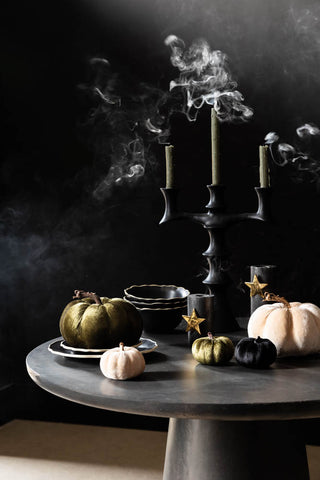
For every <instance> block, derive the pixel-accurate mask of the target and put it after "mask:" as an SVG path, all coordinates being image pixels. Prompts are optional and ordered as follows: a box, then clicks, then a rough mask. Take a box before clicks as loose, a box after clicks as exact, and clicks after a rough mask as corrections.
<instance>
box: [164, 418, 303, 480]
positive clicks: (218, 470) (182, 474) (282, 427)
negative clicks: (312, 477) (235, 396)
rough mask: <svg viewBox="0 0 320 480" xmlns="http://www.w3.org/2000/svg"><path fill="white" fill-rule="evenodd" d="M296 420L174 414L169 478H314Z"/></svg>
mask: <svg viewBox="0 0 320 480" xmlns="http://www.w3.org/2000/svg"><path fill="white" fill-rule="evenodd" d="M298 434H299V432H298V428H297V424H296V423H295V422H283V421H271V422H269V421H261V422H260V421H259V422H256V421H240V422H234V421H215V420H198V419H180V418H178V419H177V418H171V419H170V423H169V432H168V440H167V450H166V458H165V466H164V476H163V479H164V480H195V479H197V480H257V478H259V480H270V479H272V480H293V479H297V480H298V479H299V480H308V479H309V472H308V463H307V456H306V449H305V445H304V443H303V439H302V441H301V440H299V437H298Z"/></svg>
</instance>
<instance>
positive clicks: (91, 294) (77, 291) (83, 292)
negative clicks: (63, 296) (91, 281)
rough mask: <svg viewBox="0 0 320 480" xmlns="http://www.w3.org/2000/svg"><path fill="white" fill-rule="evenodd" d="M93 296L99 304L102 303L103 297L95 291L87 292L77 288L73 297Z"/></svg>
mask: <svg viewBox="0 0 320 480" xmlns="http://www.w3.org/2000/svg"><path fill="white" fill-rule="evenodd" d="M88 297H89V298H92V300H94V301H95V302H96V304H97V305H102V302H101V298H100V297H99V295H97V294H96V293H93V292H85V291H84V290H75V291H74V296H73V297H72V298H76V299H81V298H88Z"/></svg>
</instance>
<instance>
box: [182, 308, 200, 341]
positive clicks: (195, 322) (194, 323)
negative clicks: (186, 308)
mask: <svg viewBox="0 0 320 480" xmlns="http://www.w3.org/2000/svg"><path fill="white" fill-rule="evenodd" d="M182 317H183V318H184V319H185V321H186V322H187V324H188V326H187V328H186V332H189V330H197V332H198V333H199V334H200V335H201V332H200V327H199V324H200V323H202V322H204V321H205V318H200V317H198V316H197V314H196V311H195V309H193V311H192V314H191V315H182Z"/></svg>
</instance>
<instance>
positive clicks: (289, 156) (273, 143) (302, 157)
mask: <svg viewBox="0 0 320 480" xmlns="http://www.w3.org/2000/svg"><path fill="white" fill-rule="evenodd" d="M295 134H296V137H295V140H294V141H293V142H292V143H293V144H291V143H286V142H282V141H281V138H280V136H279V135H278V134H277V133H276V132H269V133H268V134H267V135H266V136H265V138H264V141H265V143H266V144H267V145H269V147H270V153H271V156H272V159H273V161H274V163H275V164H276V165H277V166H279V167H285V166H291V167H293V169H294V175H293V178H294V179H295V180H296V181H298V182H302V181H309V182H316V183H317V188H319V187H320V159H319V158H317V155H316V153H315V150H316V149H315V148H313V147H314V145H313V140H315V138H316V137H319V136H320V129H319V127H318V126H317V125H315V124H313V123H305V124H303V125H301V126H299V127H297V128H296V131H295Z"/></svg>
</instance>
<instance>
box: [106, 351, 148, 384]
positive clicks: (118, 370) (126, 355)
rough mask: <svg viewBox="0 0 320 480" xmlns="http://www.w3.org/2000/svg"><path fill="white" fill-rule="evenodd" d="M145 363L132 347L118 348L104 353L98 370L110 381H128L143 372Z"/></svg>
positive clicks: (142, 357)
mask: <svg viewBox="0 0 320 480" xmlns="http://www.w3.org/2000/svg"><path fill="white" fill-rule="evenodd" d="M145 366H146V363H145V360H144V356H143V355H142V353H141V352H139V351H138V350H137V349H136V348H134V347H125V346H124V344H123V342H120V345H119V347H115V348H111V350H108V351H106V352H104V354H103V355H102V357H101V358H100V370H101V372H102V373H103V375H104V376H105V377H107V378H111V379H112V380H128V379H129V378H134V377H137V376H138V375H141V373H143V372H144V369H145Z"/></svg>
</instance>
